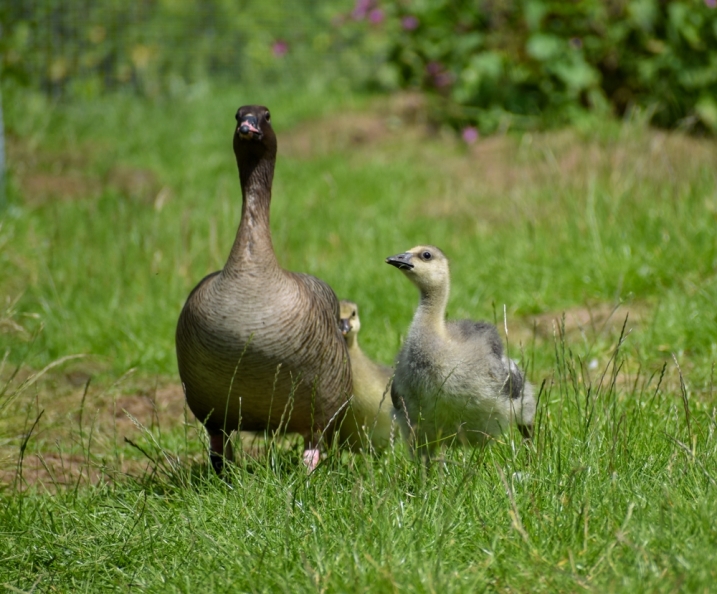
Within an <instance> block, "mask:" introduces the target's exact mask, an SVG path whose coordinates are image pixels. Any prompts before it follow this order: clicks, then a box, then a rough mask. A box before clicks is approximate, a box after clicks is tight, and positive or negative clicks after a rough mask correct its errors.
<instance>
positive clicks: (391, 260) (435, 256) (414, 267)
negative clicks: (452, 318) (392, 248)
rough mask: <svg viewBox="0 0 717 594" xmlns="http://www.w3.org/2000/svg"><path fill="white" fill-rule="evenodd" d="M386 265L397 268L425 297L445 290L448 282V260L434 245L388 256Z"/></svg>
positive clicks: (420, 246) (421, 246) (422, 246)
mask: <svg viewBox="0 0 717 594" xmlns="http://www.w3.org/2000/svg"><path fill="white" fill-rule="evenodd" d="M386 264H390V265H391V266H395V267H396V268H398V269H399V270H400V271H401V272H403V274H405V275H406V277H407V278H408V280H410V281H411V282H412V283H413V284H414V285H416V286H417V287H418V289H419V290H420V291H421V293H423V294H426V295H430V294H431V293H434V292H436V291H441V290H445V289H446V288H447V287H448V283H449V282H450V272H449V269H448V258H446V256H445V254H444V253H443V252H442V251H441V250H440V249H438V248H437V247H436V246H434V245H418V246H416V247H414V248H411V249H410V250H408V251H407V252H404V253H403V254H396V255H395V256H389V257H388V258H386Z"/></svg>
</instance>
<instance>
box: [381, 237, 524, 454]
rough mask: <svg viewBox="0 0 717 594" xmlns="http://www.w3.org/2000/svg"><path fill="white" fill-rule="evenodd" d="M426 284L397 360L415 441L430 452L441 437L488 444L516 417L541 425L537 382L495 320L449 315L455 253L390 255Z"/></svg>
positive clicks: (398, 389)
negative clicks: (513, 355) (507, 348)
mask: <svg viewBox="0 0 717 594" xmlns="http://www.w3.org/2000/svg"><path fill="white" fill-rule="evenodd" d="M386 262H387V263H388V264H391V265H392V266H395V267H396V268H398V269H399V270H400V271H401V272H403V274H404V275H405V276H406V278H408V279H409V280H410V281H411V282H412V283H413V284H414V285H415V286H416V287H417V288H418V290H419V292H420V295H421V296H420V301H419V304H418V308H417V309H416V313H415V315H414V318H413V321H412V322H411V326H410V328H409V330H408V335H407V337H406V340H405V342H404V345H403V347H402V349H401V351H400V353H399V354H398V357H397V360H396V370H395V375H394V379H393V383H392V386H391V400H392V403H393V406H394V407H395V408H396V411H397V412H396V416H397V419H398V420H399V422H402V423H403V425H404V428H405V430H406V434H407V436H410V437H409V439H410V440H411V441H412V442H413V446H414V447H417V446H418V447H424V446H425V448H426V449H425V450H423V454H424V455H430V454H431V453H432V452H433V451H434V450H435V448H436V447H437V445H438V444H439V443H441V442H445V443H447V444H449V445H450V444H471V445H483V444H485V443H487V442H488V441H489V440H490V439H491V438H492V437H495V436H499V435H501V434H503V433H504V432H506V431H508V429H509V427H510V425H511V423H513V422H514V423H516V425H517V427H518V429H519V430H520V432H521V434H522V435H523V436H524V437H526V438H527V437H530V436H531V435H532V431H533V421H534V418H535V409H536V402H535V397H534V395H533V387H532V386H531V384H530V383H528V382H527V381H526V380H525V376H524V375H523V373H522V372H521V371H520V369H519V368H518V366H517V364H516V363H515V362H514V361H512V360H511V359H509V358H508V357H507V356H506V355H505V354H504V353H503V344H502V342H501V339H500V336H499V335H498V330H497V329H496V327H495V326H494V325H493V324H489V323H488V322H475V321H472V320H456V321H446V319H445V316H446V305H447V303H448V296H449V292H450V271H449V266H448V259H447V258H446V256H445V255H444V254H443V252H442V251H441V250H440V249H438V248H437V247H435V246H431V245H425V246H417V247H414V248H412V249H410V250H409V251H407V252H405V253H402V254H397V255H395V256H391V257H389V258H387V259H386Z"/></svg>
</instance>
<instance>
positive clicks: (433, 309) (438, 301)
mask: <svg viewBox="0 0 717 594" xmlns="http://www.w3.org/2000/svg"><path fill="white" fill-rule="evenodd" d="M419 290H420V291H421V300H420V301H419V303H418V309H417V310H416V315H415V317H414V323H415V324H416V325H418V326H419V327H424V328H425V327H429V328H430V329H431V330H432V331H434V332H437V333H439V334H441V335H443V334H445V331H446V306H447V305H448V293H449V291H450V288H449V285H448V282H446V283H445V285H442V286H440V287H431V288H430V289H424V288H420V289H419Z"/></svg>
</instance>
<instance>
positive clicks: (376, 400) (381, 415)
mask: <svg viewBox="0 0 717 594" xmlns="http://www.w3.org/2000/svg"><path fill="white" fill-rule="evenodd" d="M340 305H341V321H340V327H341V331H342V332H343V335H344V338H345V340H346V345H347V346H348V351H349V360H350V361H351V373H352V375H353V398H352V399H351V405H350V408H349V411H348V412H347V414H346V416H345V417H344V420H343V422H342V424H341V427H340V429H339V432H340V433H339V436H340V439H341V443H342V444H343V445H345V446H347V447H348V448H349V449H351V450H353V451H359V450H361V449H367V448H366V446H367V445H368V444H369V443H370V446H371V448H372V449H373V450H374V451H376V452H380V451H381V450H384V449H385V448H386V447H388V446H389V445H390V443H391V439H392V427H393V418H392V417H393V415H392V410H391V409H392V408H393V407H392V406H391V401H390V397H389V395H388V391H389V384H390V383H391V376H392V375H393V371H392V370H391V368H390V367H386V366H384V365H379V364H378V363H375V362H374V361H372V360H371V359H369V358H368V357H367V356H366V354H365V353H364V352H363V351H362V350H361V347H360V346H359V343H358V333H359V330H360V329H361V321H360V319H359V315H358V306H357V305H356V304H355V303H354V302H353V301H346V300H344V301H341V302H340Z"/></svg>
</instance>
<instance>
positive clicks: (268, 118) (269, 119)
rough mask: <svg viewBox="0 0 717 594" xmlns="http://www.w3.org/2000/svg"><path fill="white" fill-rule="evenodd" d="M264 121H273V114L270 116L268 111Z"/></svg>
mask: <svg viewBox="0 0 717 594" xmlns="http://www.w3.org/2000/svg"><path fill="white" fill-rule="evenodd" d="M264 119H265V120H266V121H267V122H270V121H271V114H270V113H269V112H268V111H267V112H266V115H265V116H264Z"/></svg>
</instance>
